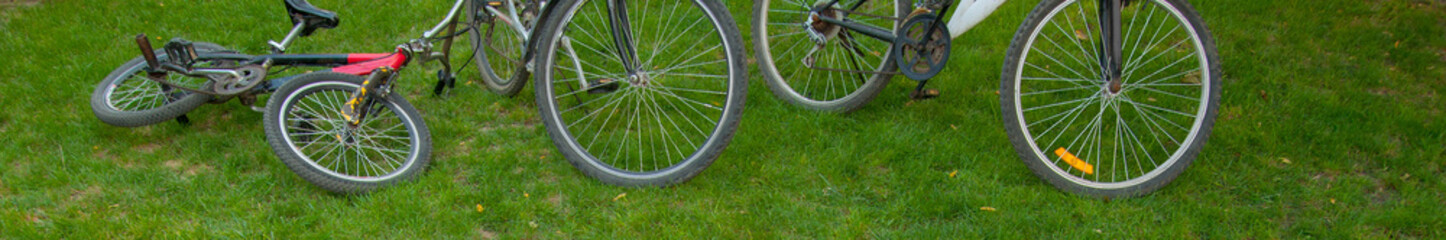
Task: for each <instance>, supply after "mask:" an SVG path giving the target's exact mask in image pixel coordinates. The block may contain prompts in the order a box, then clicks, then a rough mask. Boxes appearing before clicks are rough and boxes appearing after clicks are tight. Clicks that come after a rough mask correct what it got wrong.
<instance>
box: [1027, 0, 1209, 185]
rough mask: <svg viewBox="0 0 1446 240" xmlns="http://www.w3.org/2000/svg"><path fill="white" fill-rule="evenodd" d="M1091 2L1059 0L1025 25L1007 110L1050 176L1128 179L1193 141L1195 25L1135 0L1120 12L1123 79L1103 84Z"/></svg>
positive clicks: (1205, 71) (1151, 171)
mask: <svg viewBox="0 0 1446 240" xmlns="http://www.w3.org/2000/svg"><path fill="white" fill-rule="evenodd" d="M1090 3H1095V2H1092V1H1091V2H1089V3H1081V2H1076V1H1067V2H1065V3H1062V4H1060V5H1059V6H1057V7H1056V8H1054V9H1052V11H1051V12H1050V13H1049V14H1048V15H1046V17H1045V18H1044V20H1043V22H1041V24H1039V25H1038V26H1035V29H1033V30H1032V33H1031V34H1030V38H1029V40H1028V41H1027V42H1026V44H1025V45H1024V48H1023V49H1024V50H1023V51H1024V52H1023V54H1021V56H1020V60H1019V63H1020V64H1019V65H1018V66H1015V69H1016V72H1015V73H1014V74H1015V75H1014V78H1015V80H1016V81H1014V93H1013V96H1014V103H1015V104H1014V109H1013V110H1014V113H1015V114H1016V117H1017V119H1020V121H1018V124H1019V129H1021V131H1022V132H1023V133H1024V135H1025V136H1028V137H1027V138H1026V140H1027V142H1028V144H1029V148H1030V150H1031V154H1033V155H1034V156H1033V157H1034V158H1035V159H1036V160H1039V161H1043V162H1044V163H1045V165H1047V166H1050V169H1051V171H1053V172H1054V173H1055V174H1056V175H1059V176H1064V178H1065V179H1067V180H1069V181H1071V182H1073V183H1075V184H1079V185H1084V186H1088V187H1092V188H1100V189H1118V188H1125V187H1131V186H1135V185H1139V184H1140V183H1143V182H1145V181H1148V180H1150V179H1153V178H1154V177H1156V176H1158V175H1160V174H1163V173H1164V171H1165V170H1166V169H1170V167H1171V166H1173V165H1174V164H1177V163H1178V162H1179V160H1180V159H1181V158H1182V157H1183V156H1184V155H1185V154H1186V153H1187V152H1188V150H1189V149H1190V148H1191V147H1192V146H1194V145H1195V144H1196V140H1197V139H1198V138H1197V137H1198V136H1199V133H1200V131H1201V129H1202V128H1203V125H1204V121H1205V120H1206V119H1205V116H1207V111H1209V109H1210V106H1209V105H1210V94H1211V93H1210V91H1211V89H1212V87H1213V86H1212V84H1214V82H1212V81H1210V80H1211V79H1213V77H1214V76H1212V74H1213V73H1212V72H1211V71H1209V69H1212V68H1211V67H1212V66H1210V64H1211V63H1210V62H1209V60H1208V56H1207V54H1206V49H1205V47H1204V44H1203V43H1202V40H1201V39H1200V38H1199V34H1200V30H1199V29H1195V28H1194V27H1193V26H1192V25H1190V24H1189V23H1188V20H1187V19H1186V18H1185V16H1184V14H1182V13H1181V12H1180V10H1179V9H1177V8H1175V7H1174V6H1172V5H1170V4H1169V3H1168V2H1165V1H1159V0H1157V1H1150V2H1140V3H1138V4H1141V5H1139V6H1133V7H1130V8H1126V9H1125V10H1124V12H1123V15H1122V16H1124V17H1123V18H1122V19H1123V20H1122V27H1124V29H1122V31H1121V32H1122V33H1121V35H1122V36H1123V37H1124V42H1125V43H1124V48H1123V49H1124V50H1123V51H1124V52H1123V53H1124V64H1123V66H1124V71H1123V72H1124V74H1123V82H1124V87H1123V90H1121V91H1119V92H1117V93H1116V92H1112V91H1110V90H1109V88H1108V86H1106V85H1105V82H1104V81H1101V80H1095V79H1101V78H1100V77H1099V76H1102V75H1100V74H1099V72H1100V70H1099V69H1100V68H1099V67H1098V66H1100V65H1099V64H1098V61H1097V60H1096V59H1098V58H1096V57H1095V56H1094V55H1093V54H1094V53H1093V52H1097V51H1094V50H1092V49H1091V46H1098V45H1097V44H1094V42H1098V39H1096V38H1097V37H1098V31H1099V29H1098V27H1097V26H1092V27H1085V26H1086V23H1091V22H1095V20H1094V19H1097V16H1096V15H1094V14H1093V13H1096V12H1097V11H1096V10H1094V8H1093V7H1090V6H1095V4H1090ZM1041 40H1042V41H1041ZM1142 47H1143V48H1142ZM1031 60H1033V61H1034V62H1031ZM1081 119H1082V120H1083V121H1081ZM1060 149H1064V150H1060ZM1070 155H1072V156H1073V157H1069V156H1070ZM1071 158H1073V159H1071ZM1161 158H1163V159H1164V160H1163V161H1162V160H1159V159H1161ZM1071 162H1075V163H1071ZM1079 162H1084V163H1088V164H1090V165H1093V166H1092V169H1091V170H1090V171H1092V173H1086V172H1085V171H1084V170H1085V169H1090V168H1091V167H1089V166H1085V167H1081V166H1082V165H1080V164H1076V163H1079Z"/></svg>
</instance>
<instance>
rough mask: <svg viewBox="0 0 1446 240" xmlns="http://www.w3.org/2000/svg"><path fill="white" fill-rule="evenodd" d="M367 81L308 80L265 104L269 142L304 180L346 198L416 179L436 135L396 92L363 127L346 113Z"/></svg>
mask: <svg viewBox="0 0 1446 240" xmlns="http://www.w3.org/2000/svg"><path fill="white" fill-rule="evenodd" d="M363 80H364V79H363V78H362V77H359V76H355V75H348V74H341V73H331V72H322V73H310V74H306V75H302V76H299V77H297V78H295V79H293V80H291V81H288V82H287V83H286V84H285V85H282V86H281V88H280V89H279V90H277V91H276V94H274V95H272V96H271V100H270V101H269V103H268V104H266V114H265V118H264V120H263V121H264V122H265V123H264V125H265V129H266V140H267V142H269V143H270V144H271V149H272V150H273V151H275V153H276V155H277V157H278V158H280V159H281V162H282V163H285V164H286V167H287V168H290V169H291V171H292V172H295V173H296V175H299V176H301V178H302V179H306V181H309V182H311V183H312V184H316V185H317V186H320V187H321V188H323V189H326V190H328V191H331V192H335V193H341V194H358V193H366V192H370V191H372V190H375V189H377V188H380V187H385V186H388V185H391V184H396V183H398V182H402V181H407V180H410V179H413V178H416V177H417V174H418V173H421V172H422V169H424V168H425V167H426V166H427V163H428V161H430V157H431V151H432V139H431V135H430V134H429V133H428V131H427V125H426V124H425V123H423V122H422V116H421V114H419V113H417V109H416V108H413V107H412V105H411V104H410V103H407V101H406V99H404V98H402V96H401V95H400V94H397V93H395V92H393V93H389V94H387V95H386V97H378V98H373V99H375V100H376V101H378V102H377V103H376V104H375V105H373V106H374V107H373V108H372V109H371V110H370V111H369V112H370V113H371V114H369V115H368V117H367V118H366V119H364V120H362V122H361V124H356V125H351V124H350V123H348V121H347V120H344V118H343V117H342V115H341V112H342V110H341V107H342V106H344V105H345V104H346V102H347V100H349V99H350V98H351V94H352V92H354V91H356V89H357V88H359V87H361V84H362V81H363Z"/></svg>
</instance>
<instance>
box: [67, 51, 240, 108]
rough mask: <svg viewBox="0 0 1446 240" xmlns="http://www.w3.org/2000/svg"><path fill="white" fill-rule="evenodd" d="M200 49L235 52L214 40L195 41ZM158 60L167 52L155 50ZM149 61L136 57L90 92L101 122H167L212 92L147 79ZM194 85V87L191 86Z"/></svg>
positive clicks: (190, 81) (203, 82)
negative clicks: (215, 42)
mask: <svg viewBox="0 0 1446 240" xmlns="http://www.w3.org/2000/svg"><path fill="white" fill-rule="evenodd" d="M195 48H196V51H198V52H232V51H231V50H227V49H226V48H224V47H221V46H220V45H216V44H214V43H206V42H197V43H195ZM156 58H157V59H162V61H164V59H166V54H165V52H164V51H160V50H157V51H156ZM239 60H244V59H234V60H230V61H228V60H214V61H201V62H199V63H197V64H198V66H201V67H204V66H224V65H228V64H229V65H234V64H235V62H236V61H239ZM145 68H146V61H145V59H142V58H141V57H136V58H134V59H131V60H130V61H128V62H126V63H125V64H122V65H121V66H120V67H117V68H116V69H115V70H114V71H111V73H110V75H107V76H106V77H105V79H103V80H101V81H100V83H99V84H97V85H96V86H95V91H94V92H91V94H90V109H91V112H92V113H94V114H95V117H96V118H98V119H100V121H101V122H105V123H106V124H110V125H113V126H118V127H140V126H147V125H152V124H157V123H161V122H165V121H168V120H171V119H174V118H176V117H177V116H181V115H182V114H186V112H190V111H191V110H194V109H196V108H197V107H200V106H201V105H204V104H206V102H207V101H210V100H211V98H212V97H211V96H210V95H206V94H194V93H191V92H189V91H185V90H181V89H177V88H172V87H169V86H165V85H163V84H161V83H157V82H155V81H151V80H149V79H146V76H145V74H146V72H145ZM166 80H167V81H170V82H173V83H177V84H186V85H188V86H187V87H195V88H202V87H204V86H209V84H210V83H211V80H210V79H201V78H191V77H186V76H181V75H179V74H168V75H167V76H166ZM189 85H193V86H189Z"/></svg>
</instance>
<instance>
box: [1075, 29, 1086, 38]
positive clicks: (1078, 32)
mask: <svg viewBox="0 0 1446 240" xmlns="http://www.w3.org/2000/svg"><path fill="white" fill-rule="evenodd" d="M1074 38H1078V39H1079V40H1090V36H1089V35H1085V32H1084V30H1074Z"/></svg>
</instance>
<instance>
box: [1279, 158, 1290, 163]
mask: <svg viewBox="0 0 1446 240" xmlns="http://www.w3.org/2000/svg"><path fill="white" fill-rule="evenodd" d="M1280 162H1283V163H1285V164H1290V159H1289V158H1280Z"/></svg>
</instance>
